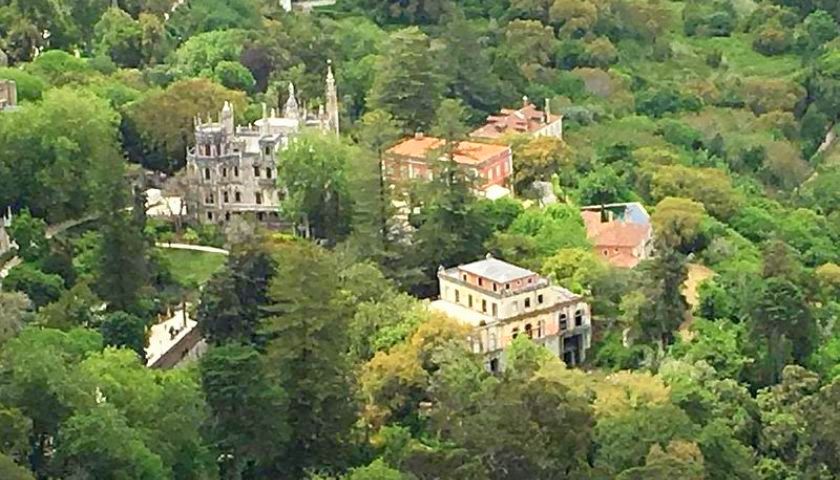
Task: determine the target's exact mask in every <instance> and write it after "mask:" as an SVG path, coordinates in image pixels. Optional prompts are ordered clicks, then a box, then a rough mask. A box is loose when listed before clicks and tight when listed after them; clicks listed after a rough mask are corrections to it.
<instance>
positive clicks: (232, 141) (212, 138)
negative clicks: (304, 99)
mask: <svg viewBox="0 0 840 480" xmlns="http://www.w3.org/2000/svg"><path fill="white" fill-rule="evenodd" d="M325 98H326V108H324V107H323V106H322V107H321V108H320V109H319V112H318V114H317V116H316V115H310V114H309V113H308V112H307V111H305V110H304V109H301V108H300V106H299V103H300V102H299V100H298V98H297V97H296V96H295V89H294V85H291V84H290V85H289V98H288V100H287V101H286V104H285V105H284V108H283V114H282V116H278V115H277V112H276V111H275V110H274V109H272V110H271V112H270V113H269V111H268V109H267V108H266V106H265V105H263V116H262V118H261V119H260V120H258V121H257V122H255V123H254V124H253V125H247V126H235V125H234V111H233V106H232V105H231V104H230V103H228V102H225V104H224V107H223V108H222V111H221V113H220V114H219V118H218V121H216V122H213V121H211V120H210V119H207V121H202V120H201V119H199V118H196V119H195V146H193V147H190V148H189V149H188V150H187V168H186V179H187V182H186V183H187V191H186V193H185V198H184V200H185V201H186V205H187V212H188V214H189V215H190V216H191V217H192V218H193V219H195V220H197V221H199V222H201V223H212V224H225V223H227V222H229V221H230V220H232V219H233V218H235V217H238V216H247V217H253V218H255V219H256V220H258V221H260V222H261V223H264V224H266V225H267V226H270V227H279V226H281V225H282V221H281V215H280V208H279V205H280V200H282V198H283V190H282V188H280V187H279V186H278V185H277V154H278V152H280V151H281V150H283V149H284V148H286V147H287V146H288V145H289V142H292V141H294V138H295V137H296V136H297V135H298V134H299V133H300V132H301V130H303V129H305V128H317V129H320V130H321V131H323V132H325V133H332V134H335V135H338V125H339V120H338V115H339V112H338V95H337V92H336V87H335V79H334V77H333V73H332V67H331V66H328V68H327V78H326V90H325Z"/></svg>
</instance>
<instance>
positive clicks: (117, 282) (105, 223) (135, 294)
mask: <svg viewBox="0 0 840 480" xmlns="http://www.w3.org/2000/svg"><path fill="white" fill-rule="evenodd" d="M124 172H125V164H124V162H123V160H122V159H121V158H113V159H110V160H109V161H108V162H105V163H104V164H103V165H101V166H99V171H98V174H97V187H98V192H99V194H98V200H99V215H100V222H101V227H100V232H101V233H102V250H101V260H100V269H99V278H98V279H97V284H96V287H97V293H98V294H99V297H100V298H102V300H104V301H105V302H106V303H107V304H108V309H109V310H111V311H116V310H122V311H126V312H130V313H137V314H145V312H144V310H146V308H145V307H143V306H142V304H141V303H142V302H141V300H143V293H142V290H143V289H144V288H145V287H147V286H148V276H149V267H148V248H147V247H148V246H147V243H146V239H145V237H144V233H143V228H144V227H145V225H143V224H141V223H142V222H143V219H145V213H142V214H141V213H140V212H137V213H132V212H129V211H128V206H129V204H130V203H131V202H130V196H129V189H128V185H127V184H126V179H125V177H124ZM143 208H144V207H141V206H140V205H134V207H133V208H132V210H137V209H141V210H142V209H143Z"/></svg>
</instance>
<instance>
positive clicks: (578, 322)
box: [575, 310, 583, 327]
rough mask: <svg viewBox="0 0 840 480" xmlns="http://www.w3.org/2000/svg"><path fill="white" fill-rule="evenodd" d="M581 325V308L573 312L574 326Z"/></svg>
mask: <svg viewBox="0 0 840 480" xmlns="http://www.w3.org/2000/svg"><path fill="white" fill-rule="evenodd" d="M581 325H583V310H577V311H576V312H575V326H576V327H579V326H581Z"/></svg>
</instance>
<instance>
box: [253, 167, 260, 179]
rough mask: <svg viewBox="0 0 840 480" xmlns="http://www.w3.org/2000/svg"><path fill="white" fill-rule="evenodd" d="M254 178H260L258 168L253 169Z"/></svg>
mask: <svg viewBox="0 0 840 480" xmlns="http://www.w3.org/2000/svg"><path fill="white" fill-rule="evenodd" d="M254 176H255V177H257V178H260V167H254Z"/></svg>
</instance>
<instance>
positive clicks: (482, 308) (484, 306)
mask: <svg viewBox="0 0 840 480" xmlns="http://www.w3.org/2000/svg"><path fill="white" fill-rule="evenodd" d="M481 311H482V312H483V313H487V300H482V301H481Z"/></svg>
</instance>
